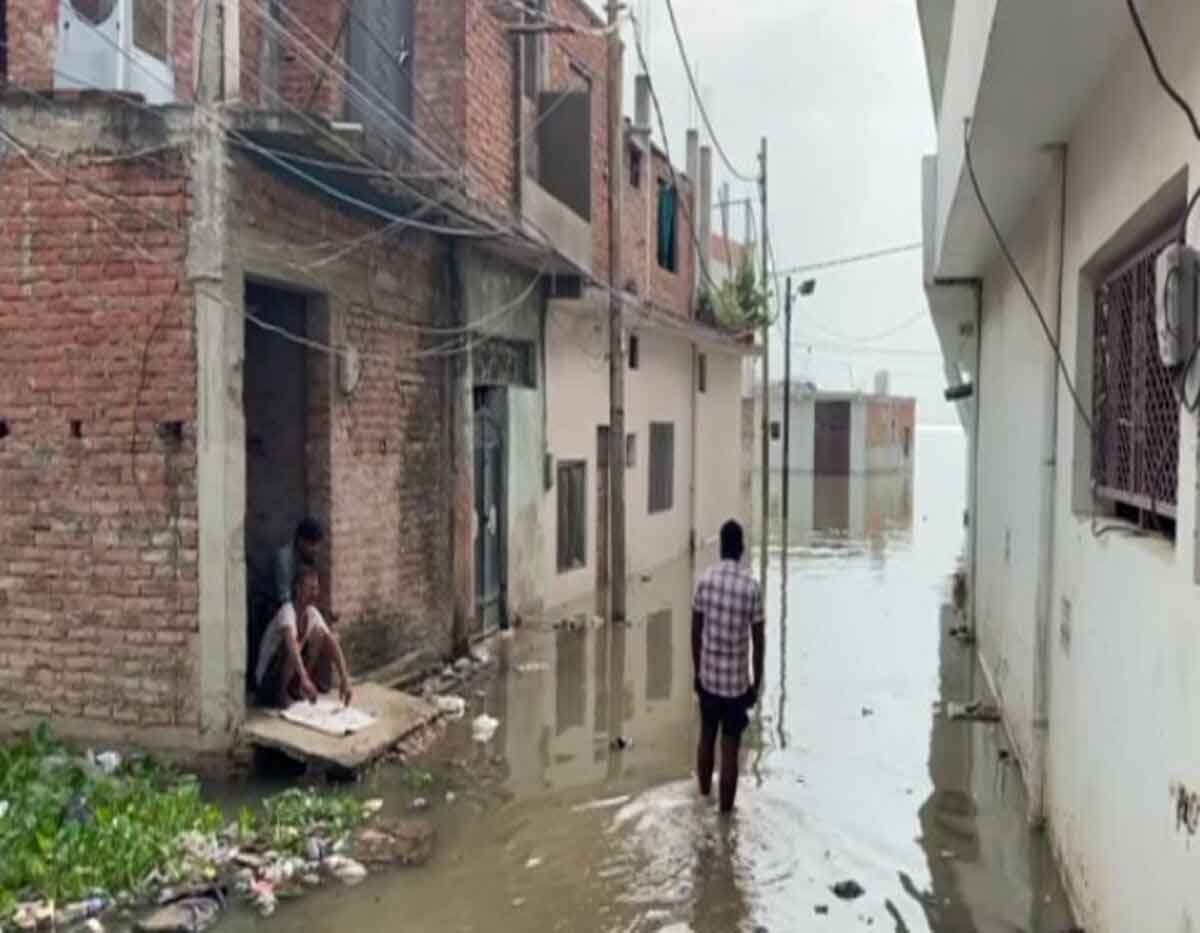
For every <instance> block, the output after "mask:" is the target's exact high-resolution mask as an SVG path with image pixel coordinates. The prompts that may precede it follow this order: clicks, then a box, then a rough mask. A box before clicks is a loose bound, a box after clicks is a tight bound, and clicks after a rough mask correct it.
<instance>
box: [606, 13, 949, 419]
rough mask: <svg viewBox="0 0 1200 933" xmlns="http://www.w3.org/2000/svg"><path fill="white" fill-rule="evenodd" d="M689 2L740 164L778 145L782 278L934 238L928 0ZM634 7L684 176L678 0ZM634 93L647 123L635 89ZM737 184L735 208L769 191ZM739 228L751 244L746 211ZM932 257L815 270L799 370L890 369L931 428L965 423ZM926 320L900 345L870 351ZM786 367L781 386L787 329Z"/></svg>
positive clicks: (833, 380) (687, 27)
mask: <svg viewBox="0 0 1200 933" xmlns="http://www.w3.org/2000/svg"><path fill="white" fill-rule="evenodd" d="M674 3H675V10H676V13H677V15H678V17H679V21H680V28H681V30H682V32H683V36H684V40H685V42H686V48H687V51H688V55H689V57H690V58H691V60H692V62H693V65H695V66H698V70H699V82H700V85H701V89H702V91H703V93H704V95H705V98H706V102H707V103H708V105H709V110H710V115H711V116H712V118H713V123H714V125H715V128H716V131H717V134H718V136H719V138H720V140H721V142H722V144H723V145H724V147H725V149H726V150H727V151H728V153H729V156H730V158H731V159H733V161H734V164H735V166H736V167H737V168H738V169H739V170H740V171H742V172H743V173H745V174H749V175H752V174H755V173H756V171H757V168H756V166H757V162H756V159H757V155H758V148H759V140H760V138H761V137H762V136H764V135H765V136H766V137H767V139H768V145H769V152H770V155H769V173H768V174H769V182H770V184H769V191H770V218H771V230H772V236H773V238H774V246H775V258H776V260H777V262H778V265H779V267H780V268H786V267H790V266H794V265H800V264H804V263H813V262H820V261H822V260H826V259H834V258H838V257H841V256H845V255H848V254H855V253H861V252H866V251H870V250H874V249H880V248H887V247H892V246H897V245H902V244H907V243H912V242H915V241H919V240H920V238H921V202H920V197H921V195H920V159H921V156H922V155H924V154H926V153H929V152H932V151H934V148H935V140H934V127H933V117H932V112H931V104H930V97H929V88H928V82H927V80H926V77H925V66H924V59H923V56H922V47H921V37H920V30H919V28H918V24H917V17H916V4H915V3H914V0H738V2H737V3H734V4H718V3H714V2H712V0H674ZM629 4H630V7H631V9H632V10H633V12H634V13H635V14H637V15H638V17H639V19H640V20H641V22H642V26H643V33H644V36H645V40H646V50H647V55H648V58H649V64H650V74H651V76H652V78H653V81H654V84H655V87H656V90H657V92H658V96H659V99H660V102H661V104H662V107H663V111H664V116H665V118H666V123H667V131H668V135H669V139H668V143H669V148H670V152H671V155H672V157H673V159H674V160H675V162H676V164H677V165H680V166H682V165H683V163H684V161H685V149H684V139H685V131H686V129H687V127H688V125H689V116H690V117H691V119H692V120H694V121H696V122H697V123H698V119H699V118H698V117H696V116H695V111H694V108H692V107H690V106H689V99H690V93H689V91H688V85H687V78H686V74H685V72H684V70H683V65H682V62H681V60H680V56H679V51H678V49H677V47H676V45H675V39H674V36H673V34H672V32H671V27H670V21H669V20H668V18H667V10H666V0H629ZM597 6H601V7H602V6H603V4H602V3H597ZM626 45H627V51H626V74H627V75H630V76H632V75H633V74H636V73H637V71H638V70H640V69H639V64H638V58H637V53H636V51H635V49H634V46H633V37H632V32H631V30H630V29H628V28H627V29H626ZM626 83H627V96H628V103H627V111H628V112H629V113H632V111H633V99H632V85H633V81H632V79H631V78H630V79H628V80H627V82H626ZM702 132H703V130H702ZM655 135H656V136H657V135H658V133H657V131H656V133H655ZM714 172H715V180H714V183H715V184H717V185H719V183H720V182H721V181H722V180H729V181H731V182H732V181H733V180H732V179H731V178H729V176H728V174H727V172H726V171H725V169H724V166H723V165H722V163H721V162H720V157H719V156H714ZM733 185H734V197H742V196H745V195H751V194H755V191H754V186H752V185H746V184H742V183H737V182H733ZM718 224H719V221H718V219H717V217H716V216H714V227H718V229H719V226H718ZM731 226H732V228H733V230H734V231H735V232H737V233H739V234H740V232H741V231H742V229H743V228H744V221H743V219H742V216H741V215H740V214H737V213H735V214H734V215H733V217H732V223H731ZM920 257H921V254H920V252H908V253H904V254H900V255H898V256H893V257H890V258H886V259H880V260H876V261H873V262H864V263H860V264H856V265H851V266H846V267H843V268H840V269H833V270H826V271H822V272H814V273H809V274H811V275H813V276H814V277H816V278H817V290H816V294H815V295H813V296H812V297H810V298H804V299H800V301H799V305H798V306H797V312H796V314H795V316H794V319H793V374H794V375H795V376H797V377H799V376H803V375H807V376H809V377H810V378H812V379H814V380H815V381H816V382H817V383H818V384H819V385H820V386H821V387H823V388H831V389H844V388H849V387H851V385H854V386H856V387H857V388H863V389H865V388H869V387H870V386H871V385H872V384H873V376H874V373H875V371H876V370H878V369H881V368H886V369H889V370H890V371H891V372H892V387H893V391H895V392H900V393H905V394H913V395H916V396H917V397H918V407H919V411H918V417H919V420H921V421H922V422H926V423H928V422H946V423H948V422H951V421H953V420H954V416H953V413H952V411H951V409H950V407H949V406H948V405H946V404H945V403H944V401H942V396H941V391H942V388H943V387H944V383H943V380H942V376H941V364H940V360H939V357H938V355H937V341H936V337H935V336H934V331H933V326H932V324H931V323H930V321H929V318H928V315H927V314H925V313H923V312H925V310H926V305H925V297H924V293H923V291H922V288H921V258H920ZM914 318H915V320H913V319H914ZM910 320H912V321H913V323H912V324H911V325H909V326H907V327H904V328H902V329H900V330H899V331H898V332H896V333H895V334H894V335H892V336H889V337H887V338H886V339H876V340H868V341H864V340H863V339H862V338H864V337H865V338H871V337H875V336H876V335H879V334H881V333H883V332H885V331H890V330H893V329H895V328H896V327H898V326H899V325H901V324H903V323H904V322H905V321H910ZM810 346H811V347H812V350H811V353H810V352H809V350H808V347H810ZM847 348H852V349H847ZM771 362H772V369H773V373H774V374H781V372H782V364H783V335H782V326H781V327H780V328H779V330H778V332H777V333H776V339H775V340H774V345H773V346H772V358H771Z"/></svg>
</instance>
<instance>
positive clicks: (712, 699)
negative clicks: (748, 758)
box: [700, 688, 754, 739]
mask: <svg viewBox="0 0 1200 933" xmlns="http://www.w3.org/2000/svg"><path fill="white" fill-rule="evenodd" d="M753 705H754V692H753V691H752V690H747V691H746V692H745V693H744V694H742V695H741V696H740V697H723V696H717V695H716V694H715V693H709V692H708V691H707V690H705V689H703V688H701V690H700V720H701V722H703V723H704V728H705V729H706V730H707V731H710V732H716V731H717V730H718V729H720V731H721V734H722V735H724V736H728V737H729V738H731V739H738V738H741V736H742V733H743V732H745V731H746V727H747V726H748V725H750V708H751V707H752V706H753Z"/></svg>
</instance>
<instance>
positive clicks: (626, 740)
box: [611, 735, 633, 752]
mask: <svg viewBox="0 0 1200 933" xmlns="http://www.w3.org/2000/svg"><path fill="white" fill-rule="evenodd" d="M632 745H633V739H631V738H630V737H629V736H627V735H618V736H617V737H616V738H615V739H613V740H612V742H611V746H612V749H613V750H614V751H618V752H621V751H624V750H625V749H627V748H629V747H631V746H632Z"/></svg>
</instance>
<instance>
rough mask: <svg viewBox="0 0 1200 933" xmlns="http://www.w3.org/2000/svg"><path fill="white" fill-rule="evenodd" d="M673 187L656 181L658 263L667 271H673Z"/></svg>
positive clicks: (674, 198) (674, 206)
mask: <svg viewBox="0 0 1200 933" xmlns="http://www.w3.org/2000/svg"><path fill="white" fill-rule="evenodd" d="M677 201H678V198H677V196H676V193H675V189H674V188H673V187H671V186H670V185H669V184H667V182H666V181H663V180H660V181H659V183H658V265H659V267H660V268H662V269H666V270H667V271H669V272H674V271H675V221H676V213H677V210H676V202H677Z"/></svg>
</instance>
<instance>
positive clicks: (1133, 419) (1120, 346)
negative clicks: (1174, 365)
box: [1091, 231, 1179, 533]
mask: <svg viewBox="0 0 1200 933" xmlns="http://www.w3.org/2000/svg"><path fill="white" fill-rule="evenodd" d="M1173 233H1174V231H1172V234H1173ZM1169 242H1170V237H1169V236H1168V237H1165V238H1159V239H1157V240H1155V241H1152V242H1151V243H1150V244H1148V245H1147V246H1145V247H1143V248H1142V249H1141V250H1139V251H1138V253H1137V254H1136V255H1134V256H1133V257H1132V258H1131V259H1130V260H1128V261H1127V262H1126V263H1125V264H1124V265H1122V266H1120V267H1119V268H1117V269H1116V270H1115V271H1114V272H1112V273H1111V274H1110V275H1109V276H1108V277H1107V278H1105V279H1104V281H1103V282H1102V283H1101V285H1100V288H1099V289H1098V290H1097V292H1096V299H1095V301H1096V304H1095V321H1094V328H1093V338H1092V340H1093V346H1092V350H1093V357H1092V365H1093V396H1092V423H1093V427H1094V434H1093V448H1092V475H1091V479H1092V488H1093V490H1094V492H1095V495H1096V497H1097V498H1098V499H1100V500H1102V501H1104V502H1107V503H1109V504H1110V505H1111V506H1112V507H1113V509H1114V511H1115V512H1116V513H1117V514H1119V515H1122V516H1123V517H1126V518H1128V519H1130V520H1133V521H1136V522H1138V523H1142V524H1149V523H1151V522H1153V523H1154V524H1155V525H1156V526H1157V527H1159V528H1160V529H1162V530H1164V531H1169V532H1171V533H1173V525H1174V520H1175V506H1176V502H1177V486H1178V481H1179V404H1178V402H1177V401H1176V398H1175V392H1174V388H1173V387H1172V384H1171V379H1172V376H1171V373H1170V372H1169V371H1168V370H1167V368H1166V367H1165V366H1163V364H1162V361H1161V358H1160V357H1159V352H1158V336H1157V331H1156V327H1155V314H1154V295H1155V269H1154V264H1155V260H1156V259H1157V258H1158V254H1159V253H1160V252H1162V250H1163V248H1164V247H1166V246H1167V245H1168V243H1169Z"/></svg>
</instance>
